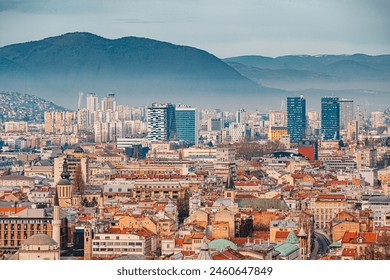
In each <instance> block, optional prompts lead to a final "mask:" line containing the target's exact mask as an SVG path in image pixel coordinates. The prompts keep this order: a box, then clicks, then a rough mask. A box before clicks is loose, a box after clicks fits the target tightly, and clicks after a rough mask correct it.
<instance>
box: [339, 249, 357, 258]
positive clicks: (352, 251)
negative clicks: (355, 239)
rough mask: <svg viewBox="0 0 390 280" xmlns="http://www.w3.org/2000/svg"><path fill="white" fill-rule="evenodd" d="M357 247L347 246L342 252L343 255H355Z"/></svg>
mask: <svg viewBox="0 0 390 280" xmlns="http://www.w3.org/2000/svg"><path fill="white" fill-rule="evenodd" d="M355 253H356V252H355V249H354V248H345V249H344V250H343V252H342V256H343V257H355Z"/></svg>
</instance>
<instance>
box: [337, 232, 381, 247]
mask: <svg viewBox="0 0 390 280" xmlns="http://www.w3.org/2000/svg"><path fill="white" fill-rule="evenodd" d="M375 241H376V233H375V232H360V233H357V232H348V231H347V232H346V233H344V236H343V239H342V241H341V242H342V243H352V244H359V243H360V244H367V243H374V242H375Z"/></svg>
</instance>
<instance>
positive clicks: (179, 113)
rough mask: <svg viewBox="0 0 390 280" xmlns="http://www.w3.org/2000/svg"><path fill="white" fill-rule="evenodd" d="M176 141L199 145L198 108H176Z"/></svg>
mask: <svg viewBox="0 0 390 280" xmlns="http://www.w3.org/2000/svg"><path fill="white" fill-rule="evenodd" d="M175 116H176V140H181V141H186V142H188V143H191V144H193V145H195V144H197V143H198V121H197V111H196V108H191V107H188V106H179V107H176V112H175Z"/></svg>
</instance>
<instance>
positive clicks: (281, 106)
mask: <svg viewBox="0 0 390 280" xmlns="http://www.w3.org/2000/svg"><path fill="white" fill-rule="evenodd" d="M283 110H284V99H283V98H282V102H281V103H280V111H283Z"/></svg>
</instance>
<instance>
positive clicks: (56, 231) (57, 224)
mask: <svg viewBox="0 0 390 280" xmlns="http://www.w3.org/2000/svg"><path fill="white" fill-rule="evenodd" d="M52 227H53V236H52V238H53V239H54V241H55V242H57V244H58V247H59V248H61V219H60V204H59V201H58V192H57V191H56V193H55V195H54V209H53V221H52Z"/></svg>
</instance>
